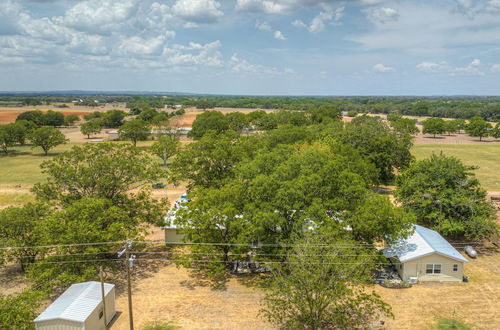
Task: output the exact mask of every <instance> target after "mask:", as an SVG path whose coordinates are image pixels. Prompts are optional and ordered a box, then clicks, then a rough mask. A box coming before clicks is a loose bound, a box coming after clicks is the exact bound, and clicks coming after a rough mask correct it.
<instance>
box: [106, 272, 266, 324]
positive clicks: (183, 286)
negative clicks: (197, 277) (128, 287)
mask: <svg viewBox="0 0 500 330" xmlns="http://www.w3.org/2000/svg"><path fill="white" fill-rule="evenodd" d="M138 267H140V266H138ZM261 297H262V293H261V292H260V291H257V290H255V289H250V288H248V287H246V286H244V285H242V284H240V283H239V282H238V281H237V280H234V279H233V280H231V281H229V283H228V285H227V289H226V290H224V291H214V290H212V289H211V288H210V287H208V286H193V285H192V278H191V277H190V274H189V272H188V271H187V270H186V269H184V268H181V269H177V268H176V267H175V266H174V265H165V266H163V267H161V268H160V269H159V270H158V271H157V272H156V273H152V274H150V277H144V278H143V279H141V280H138V281H134V285H133V307H134V321H135V324H134V325H135V327H136V328H138V329H141V327H142V326H144V325H145V324H147V323H149V322H153V321H169V322H171V323H173V324H175V325H177V326H179V327H180V328H183V329H273V328H272V327H271V326H270V325H269V324H268V323H266V322H265V321H263V320H262V319H261V318H259V317H258V311H259V309H260V303H259V302H260V299H261ZM116 308H117V311H119V312H121V313H120V314H119V315H118V318H117V319H116V321H115V322H114V324H113V326H112V327H111V329H112V330H121V329H128V305H127V295H126V294H125V293H121V294H119V295H118V296H117V298H116Z"/></svg>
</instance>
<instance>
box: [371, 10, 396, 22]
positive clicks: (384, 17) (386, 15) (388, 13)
mask: <svg viewBox="0 0 500 330" xmlns="http://www.w3.org/2000/svg"><path fill="white" fill-rule="evenodd" d="M368 18H369V19H370V21H372V22H373V23H381V24H385V23H387V22H391V21H392V22H393V21H397V20H398V18H399V13H398V11H397V10H396V9H394V8H390V7H380V8H372V9H369V10H368Z"/></svg>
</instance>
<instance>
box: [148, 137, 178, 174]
mask: <svg viewBox="0 0 500 330" xmlns="http://www.w3.org/2000/svg"><path fill="white" fill-rule="evenodd" d="M179 146H180V141H179V138H178V137H177V136H175V135H163V136H160V137H159V138H158V141H156V142H155V143H153V145H152V146H151V152H152V153H153V154H155V155H156V156H158V157H160V158H161V159H162V160H163V167H165V168H166V167H167V163H168V160H169V159H170V158H171V157H173V156H175V155H176V154H177V152H178V151H179Z"/></svg>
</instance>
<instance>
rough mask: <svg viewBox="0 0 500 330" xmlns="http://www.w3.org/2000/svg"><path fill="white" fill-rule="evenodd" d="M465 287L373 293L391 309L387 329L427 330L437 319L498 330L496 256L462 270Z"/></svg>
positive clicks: (499, 260) (499, 265) (499, 258)
mask: <svg viewBox="0 0 500 330" xmlns="http://www.w3.org/2000/svg"><path fill="white" fill-rule="evenodd" d="M465 275H467V276H470V282H469V283H421V284H417V285H414V286H413V287H412V288H410V289H400V290H398V289H386V288H383V287H380V286H376V287H375V291H376V292H377V293H378V294H380V296H381V297H382V299H383V300H384V301H385V302H387V303H389V304H390V305H391V306H392V310H393V312H394V315H395V319H394V320H387V326H388V328H389V329H398V330H399V329H428V327H429V326H430V325H432V324H434V323H435V322H436V320H437V319H438V318H453V314H454V312H455V313H456V316H455V318H457V319H459V320H461V321H463V322H465V323H467V324H470V325H472V326H474V328H475V329H485V330H486V329H500V314H499V313H498V311H500V253H498V252H497V253H495V254H492V255H489V256H480V257H478V259H476V260H471V262H470V263H469V264H467V265H466V266H465Z"/></svg>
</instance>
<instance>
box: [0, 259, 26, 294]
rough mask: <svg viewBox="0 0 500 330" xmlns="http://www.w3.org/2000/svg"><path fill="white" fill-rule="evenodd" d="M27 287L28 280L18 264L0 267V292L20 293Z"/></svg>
mask: <svg viewBox="0 0 500 330" xmlns="http://www.w3.org/2000/svg"><path fill="white" fill-rule="evenodd" d="M27 287H28V280H26V277H25V276H24V274H23V273H22V272H21V269H20V266H19V265H7V266H5V267H0V292H1V293H2V294H5V295H9V294H13V293H20V292H22V291H23V290H24V289H25V288H27Z"/></svg>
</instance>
